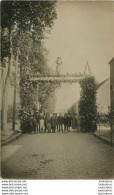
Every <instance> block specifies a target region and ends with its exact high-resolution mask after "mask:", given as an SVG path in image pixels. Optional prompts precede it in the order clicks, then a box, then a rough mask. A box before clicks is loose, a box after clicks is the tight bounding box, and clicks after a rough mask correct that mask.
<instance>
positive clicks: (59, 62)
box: [56, 57, 62, 74]
mask: <svg viewBox="0 0 114 195" xmlns="http://www.w3.org/2000/svg"><path fill="white" fill-rule="evenodd" d="M56 64H57V65H56V73H57V74H60V71H61V64H62V60H61V57H58V58H57V60H56Z"/></svg>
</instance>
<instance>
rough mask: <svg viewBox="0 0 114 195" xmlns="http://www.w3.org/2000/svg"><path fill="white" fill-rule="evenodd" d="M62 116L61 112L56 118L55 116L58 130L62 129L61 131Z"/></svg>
mask: <svg viewBox="0 0 114 195" xmlns="http://www.w3.org/2000/svg"><path fill="white" fill-rule="evenodd" d="M63 122H64V121H63V116H62V115H61V113H60V114H59V116H58V118H57V124H58V131H59V132H60V131H62V132H63Z"/></svg>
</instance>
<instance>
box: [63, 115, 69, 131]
mask: <svg viewBox="0 0 114 195" xmlns="http://www.w3.org/2000/svg"><path fill="white" fill-rule="evenodd" d="M63 121H64V131H66V130H68V127H67V116H66V114H65V115H64V118H63Z"/></svg>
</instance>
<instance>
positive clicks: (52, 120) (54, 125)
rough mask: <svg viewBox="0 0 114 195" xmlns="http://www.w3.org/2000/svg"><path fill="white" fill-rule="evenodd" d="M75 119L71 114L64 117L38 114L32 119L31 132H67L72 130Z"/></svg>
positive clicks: (54, 114)
mask: <svg viewBox="0 0 114 195" xmlns="http://www.w3.org/2000/svg"><path fill="white" fill-rule="evenodd" d="M72 120H73V118H72V117H71V116H70V115H69V114H64V116H62V115H61V113H60V114H59V116H57V114H56V113H53V114H52V116H51V115H50V114H49V113H47V114H42V113H39V112H37V113H36V114H35V115H32V116H31V118H30V124H29V132H30V133H31V132H32V131H34V133H46V132H47V133H51V132H52V133H55V132H56V131H57V132H67V131H69V130H70V129H71V126H72Z"/></svg>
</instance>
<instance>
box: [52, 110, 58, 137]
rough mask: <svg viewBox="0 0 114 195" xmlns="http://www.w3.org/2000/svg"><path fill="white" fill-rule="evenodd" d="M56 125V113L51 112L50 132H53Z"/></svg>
mask: <svg viewBox="0 0 114 195" xmlns="http://www.w3.org/2000/svg"><path fill="white" fill-rule="evenodd" d="M56 125H57V117H56V115H55V114H54V113H53V116H52V117H51V128H52V132H53V133H55V130H56Z"/></svg>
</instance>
